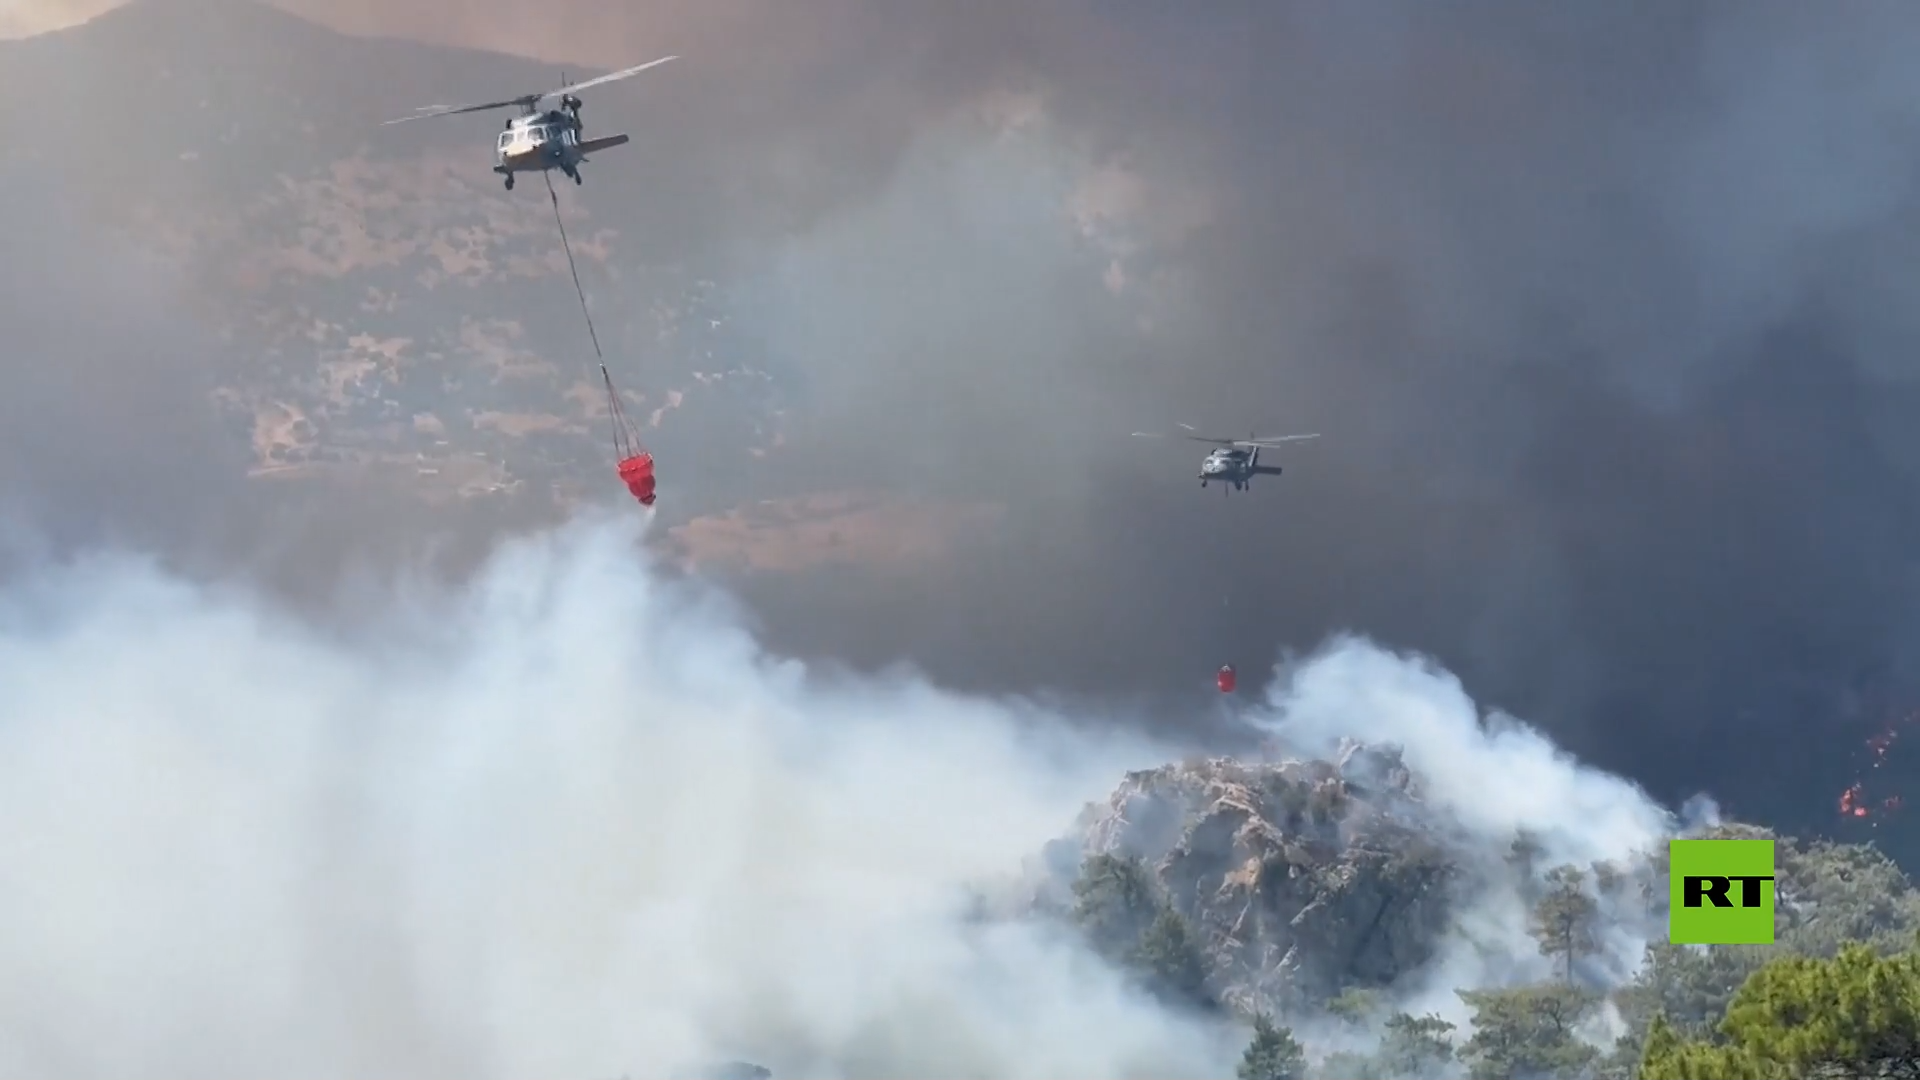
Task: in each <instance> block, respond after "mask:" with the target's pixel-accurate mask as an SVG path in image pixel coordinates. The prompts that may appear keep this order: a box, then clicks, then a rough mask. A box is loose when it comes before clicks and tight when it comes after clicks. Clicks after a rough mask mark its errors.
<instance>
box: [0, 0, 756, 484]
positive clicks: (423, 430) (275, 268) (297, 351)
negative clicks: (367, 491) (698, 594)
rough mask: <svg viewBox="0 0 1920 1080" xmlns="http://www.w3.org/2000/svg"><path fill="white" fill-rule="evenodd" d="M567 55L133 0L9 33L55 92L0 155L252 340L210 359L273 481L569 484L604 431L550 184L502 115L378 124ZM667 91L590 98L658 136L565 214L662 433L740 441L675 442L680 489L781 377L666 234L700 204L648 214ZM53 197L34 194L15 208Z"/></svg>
mask: <svg viewBox="0 0 1920 1080" xmlns="http://www.w3.org/2000/svg"><path fill="white" fill-rule="evenodd" d="M581 74H585V73H580V72H576V73H574V75H575V77H578V76H579V75H581ZM560 76H561V73H560V72H559V71H556V70H552V69H550V68H548V67H547V66H545V65H541V64H535V63H531V62H529V61H525V60H521V59H517V58H513V57H508V56H499V55H490V54H483V53H475V52H466V51H461V50H454V49H443V48H433V47H427V46H420V45H414V44H408V43H404V42H397V41H382V40H368V39H360V38H352V37H347V36H344V35H340V34H336V33H333V32H331V31H328V30H325V29H322V28H320V27H317V26H314V25H312V24H309V23H306V22H303V21H301V20H298V19H296V18H293V17H291V16H289V15H286V14H283V13H281V12H279V11H276V10H274V9H271V8H268V7H264V6H261V5H257V4H253V3H248V2H246V0H140V2H138V3H134V4H130V5H128V6H126V7H123V8H120V9H117V10H115V11H112V12H110V13H108V14H107V15H104V16H102V17H101V18H99V19H96V20H94V21H93V22H90V23H87V24H84V25H82V26H78V27H74V28H72V29H69V30H65V31H60V32H56V33H51V34H46V35H42V36H40V37H36V38H31V39H27V40H23V41H16V42H6V43H0V93H4V94H6V96H7V98H8V100H11V101H15V102H30V101H35V100H45V99H46V98H47V97H48V95H49V93H51V94H52V95H53V98H54V99H55V100H56V102H57V111H53V110H49V109H15V110H12V111H10V113H9V115H8V116H7V117H5V118H4V119H0V134H4V135H5V138H4V140H0V141H3V143H4V147H3V148H0V173H4V174H9V175H20V174H23V173H24V174H32V175H35V176H45V177H50V178H52V179H54V180H56V181H57V182H58V183H59V184H60V185H61V186H62V187H63V188H64V191H65V194H66V195H67V196H68V197H69V198H70V199H71V200H73V201H75V202H76V203H77V204H78V206H79V209H80V210H81V212H82V213H84V214H86V215H87V216H88V217H90V218H92V219H94V220H98V221H103V222H106V223H107V225H108V227H109V228H111V229H112V230H114V231H115V232H116V233H117V234H118V235H120V236H121V237H123V238H125V239H126V240H128V241H129V242H131V243H134V244H136V245H138V246H139V247H141V248H142V249H145V250H149V251H157V252H159V253H160V254H161V255H163V256H164V257H166V258H168V259H169V260H171V262H172V263H173V265H174V266H175V267H176V268H177V270H178V279H179V284H180V285H181V287H182V290H183V296H182V299H183V301H184V302H185V303H186V304H188V305H189V306H191V307H192V308H193V309H194V313H195V315H196V316H197V317H198V318H199V319H201V320H202V321H203V322H204V324H205V325H206V326H208V328H209V329H210V330H212V331H213V332H214V333H215V334H216V335H217V336H218V337H219V338H220V339H222V340H223V341H225V342H227V343H229V344H230V345H231V349H230V350H229V351H228V354H227V355H225V356H224V357H221V358H213V357H209V358H207V359H206V363H208V364H209V365H212V366H214V367H216V370H213V371H211V372H205V373H193V374H195V375H202V374H204V375H206V376H208V377H210V378H211V379H212V381H213V382H214V383H215V384H217V386H218V388H219V389H218V396H219V400H220V404H221V407H222V409H223V410H224V412H225V413H226V414H227V415H228V417H229V421H228V425H227V426H228V427H229V428H230V429H231V430H233V431H235V432H236V433H238V434H240V435H241V437H243V438H244V439H245V441H246V443H247V445H248V448H249V454H250V457H251V459H252V462H253V467H254V470H255V472H256V474H258V475H262V476H277V477H281V478H294V477H299V476H303V475H316V474H321V473H328V472H333V473H339V472H341V471H342V470H349V471H350V472H351V471H353V470H364V469H366V468H369V467H372V468H377V469H383V470H386V471H389V472H397V473H400V474H403V475H405V476H407V477H409V478H410V480H409V482H410V483H412V484H413V485H414V486H416V487H417V488H418V489H419V490H421V491H422V492H423V493H424V494H431V493H433V492H434V491H441V492H444V493H445V494H447V495H473V494H476V493H485V492H492V491H504V490H514V489H518V488H523V487H524V488H532V489H536V490H539V491H542V492H545V493H549V494H551V495H552V496H554V497H557V498H559V499H561V500H562V501H565V500H566V499H568V498H570V497H572V494H573V493H574V492H575V490H576V489H577V488H578V487H579V485H580V484H582V483H583V482H591V481H592V480H593V479H597V476H596V475H595V473H594V470H597V469H598V468H600V467H602V466H603V465H604V464H605V460H604V459H606V457H607V455H608V453H609V451H608V449H607V448H606V447H605V446H604V445H603V444H604V443H605V441H606V439H605V435H604V426H603V418H604V412H605V410H604V405H603V404H602V402H601V398H600V393H599V384H598V376H597V374H596V373H595V372H594V370H593V354H592V351H591V346H590V343H589V340H588V337H587V334H586V331H585V329H584V328H583V326H582V325H581V320H580V312H579V310H578V307H577V301H576V299H575V297H574V295H573V289H572V285H571V283H570V281H569V279H568V276H567V269H566V264H565V260H564V258H563V254H562V251H561V248H560V244H559V240H558V237H557V235H556V231H555V228H554V221H553V217H552V210H551V207H550V206H549V205H548V202H547V199H546V196H545V193H544V192H543V191H541V190H539V188H538V186H537V185H535V186H534V187H533V188H532V190H529V188H528V186H526V185H523V186H522V187H521V188H520V190H519V191H517V192H516V193H514V194H513V195H511V196H510V195H509V194H508V193H506V192H504V191H502V190H500V187H499V184H498V180H497V178H496V177H494V176H493V175H492V174H491V173H490V172H489V171H488V167H489V165H490V163H491V159H490V156H489V155H490V149H491V140H492V132H493V131H495V130H497V127H498V124H499V123H500V117H499V116H494V115H491V114H483V115H479V116H471V117H461V118H456V119H450V120H447V121H443V122H440V123H434V124H420V125H413V126H409V127H405V128H390V127H381V126H380V123H379V122H380V121H381V120H382V119H385V118H389V117H392V116H396V115H403V114H405V113H407V112H408V111H410V110H411V109H412V108H413V107H415V106H417V105H421V104H426V103H429V102H434V101H440V100H451V99H458V98H462V97H465V98H467V99H474V98H479V99H482V100H485V99H487V98H492V97H498V96H501V94H502V93H503V91H504V92H507V93H513V92H524V91H525V90H527V89H529V88H545V87H547V86H550V85H555V84H557V82H558V80H559V78H560ZM49 88H57V89H53V90H51V91H50V90H49ZM657 90H658V87H636V88H635V92H633V93H626V94H623V95H621V96H620V97H618V98H614V99H612V100H609V99H607V98H604V97H603V98H600V99H597V100H596V101H595V102H593V103H592V105H590V107H589V110H588V114H587V115H588V120H589V123H593V122H594V121H595V120H599V121H601V122H603V123H608V124H611V123H614V122H616V121H617V122H619V123H620V124H621V125H622V126H623V127H624V128H626V129H630V130H633V131H635V132H637V133H639V134H640V135H641V138H639V139H637V140H636V142H637V143H638V144H639V148H638V149H635V150H633V151H630V152H629V154H628V155H627V156H626V157H625V158H624V159H622V160H621V161H620V162H619V167H617V168H613V167H608V166H607V165H605V164H602V163H596V164H600V168H599V169H598V170H590V171H589V174H588V175H589V180H588V186H587V187H586V188H584V189H578V190H571V188H572V185H567V186H568V188H569V189H570V190H568V191H566V192H564V193H563V194H562V207H563V209H564V212H565V214H566V217H567V223H568V228H569V230H570V232H571V234H572V236H573V237H574V238H575V241H576V254H577V255H578V256H579V257H580V259H581V261H582V263H583V266H582V273H583V276H584V279H585V281H586V284H587V288H588V289H589V291H590V293H591V295H592V297H593V302H594V305H595V309H596V314H597V317H598V323H599V326H598V329H599V332H600V335H601V339H602V341H603V343H604V344H605V345H606V347H607V351H608V356H609V366H610V367H612V368H613V370H614V372H615V375H616V378H617V379H618V380H620V381H621V383H622V385H623V389H625V390H626V391H627V392H628V394H629V395H630V397H631V401H630V403H629V409H630V412H631V413H632V414H633V415H634V416H635V417H636V419H638V420H640V421H641V422H643V423H645V424H648V425H650V426H652V427H653V428H655V429H657V430H659V431H660V432H661V435H662V439H663V440H665V441H667V442H671V440H672V430H673V427H674V421H673V419H672V418H673V417H674V416H675V415H676V413H678V412H681V411H686V412H690V413H692V414H695V415H697V416H698V418H699V425H700V428H701V432H702V438H703V441H705V442H707V443H710V444H711V445H714V446H730V447H731V453H728V454H717V453H713V452H709V453H705V454H701V455H698V456H695V455H688V456H687V458H686V459H684V460H683V461H682V462H680V463H677V467H676V469H675V476H674V477H673V479H672V480H670V481H669V483H670V484H684V483H689V482H692V481H695V480H697V479H698V478H699V475H700V469H701V468H702V467H706V468H709V469H713V470H738V469H740V468H741V467H742V466H743V464H745V463H746V462H748V461H750V460H751V455H752V454H753V453H755V452H759V451H761V450H763V449H764V448H765V447H766V446H768V445H770V444H771V443H772V442H774V441H775V440H777V438H778V434H777V429H776V428H775V426H774V424H775V420H776V417H775V415H774V409H773V405H772V402H773V399H772V397H771V396H770V392H771V387H770V381H769V379H768V377H767V376H766V375H765V374H764V373H761V372H758V371H755V370H751V369H750V368H748V367H745V366H743V365H742V364H741V363H740V362H739V361H738V360H737V359H735V358H734V356H733V353H732V352H730V350H729V345H728V342H727V338H726V335H727V332H728V331H727V323H726V318H725V314H724V311H723V308H724V299H723V298H722V297H721V295H720V290H719V288H718V287H717V286H716V285H715V283H714V282H713V281H712V280H711V279H710V277H708V276H706V275H705V274H704V273H703V272H702V270H701V269H700V268H698V267H692V266H687V265H684V263H683V261H682V260H681V259H680V258H679V257H678V256H679V254H680V253H679V252H676V251H675V250H674V249H673V247H672V246H671V243H667V244H663V243H662V242H661V240H662V237H661V236H660V235H659V234H658V232H657V231H656V230H655V229H654V226H655V225H657V224H659V223H660V222H662V221H668V220H678V221H680V222H682V223H685V222H687V221H688V220H689V217H688V214H687V211H686V207H685V205H684V204H683V205H681V206H678V207H676V208H675V211H676V212H675V213H673V214H662V213H659V212H653V211H650V210H649V207H650V206H653V205H655V204H656V203H657V200H654V201H653V202H650V200H649V196H648V194H647V192H648V190H649V188H651V187H658V186H659V185H660V184H661V182H662V177H661V176H660V175H659V172H658V170H657V168H656V167H654V166H656V165H657V162H658V161H659V159H660V157H661V155H657V154H653V153H650V152H648V151H647V150H646V149H645V146H646V141H647V140H646V139H645V133H646V132H647V131H648V129H649V128H650V127H651V126H653V125H654V124H655V122H656V120H657V118H658V112H659V109H660V108H662V106H660V105H658V104H657V103H655V102H654V101H653V99H654V98H655V97H657ZM596 112H598V113H599V115H598V116H596V115H595V113H596ZM50 117H70V118H72V119H71V121H70V122H68V121H61V122H55V121H54V120H52V119H50ZM36 212H37V211H36V207H35V206H33V205H31V204H30V203H29V202H28V201H27V200H25V199H21V198H18V197H15V198H14V199H12V200H11V201H9V202H7V203H6V204H5V205H4V207H0V224H4V222H5V221H6V220H7V218H6V217H5V215H13V214H33V213H36ZM696 213H697V210H696ZM734 351H737V350H734ZM695 461H698V462H699V463H700V464H699V465H695V464H694V462H695Z"/></svg>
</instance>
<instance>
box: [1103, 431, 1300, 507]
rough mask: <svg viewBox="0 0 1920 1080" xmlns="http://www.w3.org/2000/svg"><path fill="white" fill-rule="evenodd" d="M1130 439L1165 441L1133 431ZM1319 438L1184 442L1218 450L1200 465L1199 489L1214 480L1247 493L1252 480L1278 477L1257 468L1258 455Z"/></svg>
mask: <svg viewBox="0 0 1920 1080" xmlns="http://www.w3.org/2000/svg"><path fill="white" fill-rule="evenodd" d="M1180 426H1181V427H1183V428H1186V430H1187V431H1189V432H1191V431H1193V430H1194V429H1193V427H1192V426H1191V425H1188V424H1181V425H1180ZM1133 437H1134V438H1136V439H1164V438H1166V436H1165V435H1161V434H1158V433H1155V432H1149V431H1136V432H1134V433H1133ZM1319 437H1320V436H1319V435H1317V434H1316V435H1269V436H1265V437H1262V436H1256V435H1249V436H1247V437H1246V438H1244V439H1216V438H1213V437H1212V436H1210V435H1195V434H1190V435H1188V436H1187V438H1189V439H1193V440H1194V441H1196V442H1208V443H1214V444H1215V445H1216V446H1217V447H1218V449H1216V450H1214V452H1213V453H1211V454H1208V455H1207V457H1206V460H1205V461H1202V462H1201V463H1200V486H1201V487H1206V486H1207V484H1208V483H1210V482H1212V481H1215V480H1218V481H1220V482H1221V483H1223V484H1230V485H1232V487H1231V489H1230V490H1233V491H1245V490H1247V485H1248V484H1251V483H1253V478H1254V477H1255V476H1279V475H1280V473H1281V468H1280V466H1278V465H1262V464H1260V451H1262V450H1271V449H1274V448H1275V447H1277V446H1278V445H1279V444H1280V443H1287V442H1298V441H1300V440H1302V439H1317V438H1319ZM1223 490H1228V489H1223Z"/></svg>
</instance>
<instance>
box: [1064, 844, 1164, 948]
mask: <svg viewBox="0 0 1920 1080" xmlns="http://www.w3.org/2000/svg"><path fill="white" fill-rule="evenodd" d="M1159 908H1160V901H1159V898H1158V897H1157V896H1156V895H1155V892H1154V887H1153V875H1152V874H1150V873H1148V872H1147V868H1146V867H1145V866H1144V865H1142V864H1141V862H1140V860H1138V859H1133V858H1126V857H1123V856H1119V855H1095V856H1092V857H1091V858H1089V859H1087V861H1086V862H1084V863H1082V864H1081V866H1080V877H1079V878H1078V879H1077V880H1075V881H1074V883H1073V919H1074V921H1075V922H1076V923H1078V924H1080V928H1081V929H1082V930H1084V931H1085V932H1086V934H1087V939H1088V940H1089V941H1090V942H1092V943H1093V947H1094V948H1095V949H1098V950H1099V951H1100V952H1102V953H1103V954H1105V955H1106V956H1108V957H1111V958H1119V957H1123V956H1125V955H1126V954H1127V953H1129V952H1130V951H1132V950H1133V948H1134V946H1135V945H1136V944H1137V943H1138V942H1139V940H1140V935H1141V933H1142V932H1143V931H1145V930H1146V929H1147V927H1148V926H1149V925H1150V924H1151V923H1152V922H1153V918H1154V915H1155V913H1156V912H1157V911H1158V910H1159Z"/></svg>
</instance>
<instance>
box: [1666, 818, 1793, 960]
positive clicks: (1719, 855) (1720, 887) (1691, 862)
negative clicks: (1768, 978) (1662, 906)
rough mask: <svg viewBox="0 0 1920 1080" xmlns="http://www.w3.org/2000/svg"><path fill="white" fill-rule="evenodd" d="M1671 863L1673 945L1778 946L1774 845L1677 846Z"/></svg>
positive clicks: (1705, 842) (1685, 843)
mask: <svg viewBox="0 0 1920 1080" xmlns="http://www.w3.org/2000/svg"><path fill="white" fill-rule="evenodd" d="M1667 860H1668V863H1669V870H1668V873H1669V881H1668V884H1667V898H1668V907H1669V912H1668V916H1667V938H1668V940H1669V941H1671V942H1673V944H1675V945H1771V944H1773V841H1771V840H1673V841H1669V842H1668V846H1667Z"/></svg>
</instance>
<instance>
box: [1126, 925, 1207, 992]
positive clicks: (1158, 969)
mask: <svg viewBox="0 0 1920 1080" xmlns="http://www.w3.org/2000/svg"><path fill="white" fill-rule="evenodd" d="M1134 959H1135V964H1136V965H1137V966H1138V967H1139V968H1140V969H1141V971H1142V973H1143V974H1145V975H1146V977H1147V984H1148V987H1149V988H1150V989H1152V990H1153V991H1154V992H1155V993H1156V994H1158V995H1159V996H1160V997H1162V998H1164V999H1166V1000H1169V1001H1174V1002H1180V1003H1184V1004H1188V1005H1197V1006H1201V1007H1211V1006H1212V1005H1213V1004H1214V1001H1213V997H1212V995H1211V994H1209V993H1208V992H1207V961H1206V957H1205V956H1204V955H1203V954H1202V953H1201V951H1200V942H1199V940H1198V939H1197V938H1196V937H1195V936H1194V933H1193V928H1192V926H1191V925H1189V924H1188V922H1187V920H1186V918H1185V917H1184V916H1182V915H1181V914H1180V913H1179V912H1178V911H1175V910H1174V909H1173V908H1172V907H1171V906H1167V907H1163V908H1161V909H1160V914H1159V916H1158V917H1156V918H1155V919H1154V920H1153V925H1151V926H1149V927H1147V930H1146V933H1144V934H1141V935H1140V945H1139V947H1138V949H1137V950H1136V952H1135V958H1134Z"/></svg>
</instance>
